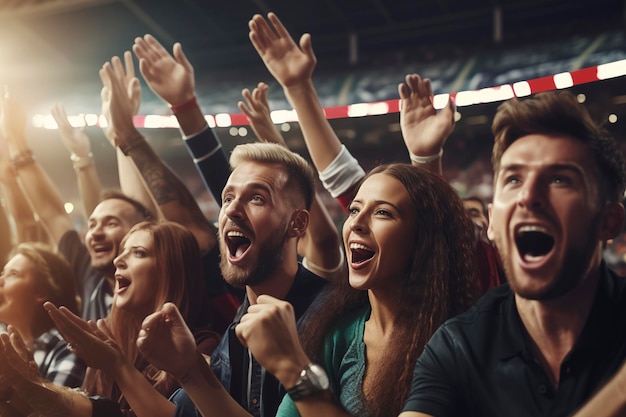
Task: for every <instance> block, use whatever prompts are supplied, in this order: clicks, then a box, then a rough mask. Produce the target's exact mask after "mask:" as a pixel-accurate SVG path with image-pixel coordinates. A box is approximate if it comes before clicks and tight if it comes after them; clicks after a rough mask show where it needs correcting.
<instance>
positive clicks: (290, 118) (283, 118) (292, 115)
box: [270, 110, 298, 125]
mask: <svg viewBox="0 0 626 417" xmlns="http://www.w3.org/2000/svg"><path fill="white" fill-rule="evenodd" d="M270 117H271V118H272V122H274V124H276V125H277V124H281V123H287V122H297V121H298V115H297V114H296V112H295V110H274V111H272V112H270Z"/></svg>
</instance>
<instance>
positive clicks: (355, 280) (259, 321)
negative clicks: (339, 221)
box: [237, 164, 480, 416]
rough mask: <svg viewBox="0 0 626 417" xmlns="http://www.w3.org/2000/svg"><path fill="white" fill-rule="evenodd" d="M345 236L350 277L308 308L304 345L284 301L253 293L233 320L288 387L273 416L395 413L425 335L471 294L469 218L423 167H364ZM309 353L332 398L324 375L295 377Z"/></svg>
mask: <svg viewBox="0 0 626 417" xmlns="http://www.w3.org/2000/svg"><path fill="white" fill-rule="evenodd" d="M343 239H344V246H345V249H346V255H347V263H348V267H349V272H348V275H349V276H348V279H347V280H339V281H338V282H337V283H336V284H334V285H333V286H331V287H330V288H328V290H327V291H326V292H325V293H324V294H323V295H322V296H321V297H320V298H319V299H318V303H317V304H316V308H311V309H310V310H309V311H308V312H307V316H306V317H305V319H304V321H303V323H302V325H301V327H300V329H299V334H300V335H301V337H300V340H301V341H302V344H303V345H302V347H301V346H300V344H299V342H298V338H297V336H295V335H294V333H295V325H294V324H293V323H290V321H291V320H293V319H292V318H291V319H290V318H289V317H290V314H289V311H290V306H289V305H288V304H286V303H284V302H281V301H279V300H276V299H272V298H271V297H263V298H259V300H258V301H259V304H258V305H257V306H256V307H251V308H250V309H249V310H248V314H247V315H246V316H244V318H243V319H242V321H241V325H240V326H239V327H238V328H237V334H238V335H239V337H240V338H242V339H243V340H244V341H245V342H246V343H247V345H248V347H249V349H250V350H251V351H252V353H253V355H254V357H255V358H256V359H257V360H258V361H259V362H260V363H261V365H263V366H264V368H265V369H267V370H268V371H269V372H272V373H273V374H274V375H275V376H276V377H277V378H278V379H279V380H280V381H281V382H282V383H283V385H284V386H285V388H287V392H288V393H289V395H287V396H285V398H284V399H283V403H282V404H281V406H280V408H279V410H278V413H277V415H278V416H295V415H298V414H301V415H303V416H313V415H324V416H333V415H345V413H346V411H347V412H348V413H350V414H354V415H367V416H390V415H397V414H399V412H400V410H401V408H402V406H403V404H404V400H405V399H406V397H407V395H408V392H409V390H410V387H411V380H412V377H413V368H414V365H415V361H416V359H417V357H418V356H419V354H420V353H421V352H422V350H423V348H424V345H425V344H426V342H427V341H428V340H429V338H430V336H431V335H432V334H433V333H434V331H435V330H436V329H437V328H438V326H439V325H441V324H442V323H443V322H444V321H445V320H446V319H448V318H450V317H452V316H455V315H457V314H458V313H461V312H463V311H464V310H466V309H467V308H469V307H470V306H471V305H472V304H473V303H474V301H475V300H476V298H477V296H478V294H479V291H480V290H479V284H478V281H477V278H476V266H475V261H474V256H473V251H472V245H473V229H472V225H471V223H470V220H469V219H468V218H467V216H466V215H465V213H464V209H463V205H462V203H461V201H460V199H459V197H458V196H457V194H456V192H455V191H454V190H453V189H452V187H450V186H449V185H448V184H447V183H446V182H445V181H444V180H443V179H441V178H440V177H439V176H437V175H435V174H433V173H430V172H428V171H426V170H424V169H421V168H419V167H415V166H411V165H407V164H391V165H385V166H380V167H377V168H375V169H374V170H372V171H371V172H370V173H369V174H368V175H367V176H366V177H365V178H364V180H363V182H362V183H361V185H360V186H359V188H358V191H357V194H356V196H355V198H354V200H353V201H352V203H351V204H350V206H349V215H348V218H347V219H346V221H345V223H344V226H343ZM275 313H276V314H275ZM309 358H312V359H313V360H310V359H309ZM311 363H318V364H321V366H322V367H323V368H324V369H325V371H326V374H327V376H328V380H329V382H330V391H332V393H333V394H334V397H335V398H336V399H333V395H331V394H330V393H329V392H328V391H325V390H324V388H325V385H324V384H321V385H319V386H317V388H316V387H314V386H313V387H312V386H310V385H309V386H306V387H303V385H307V383H303V382H302V379H303V376H304V378H305V379H306V378H311V377H312V376H311V375H308V374H307V372H309V370H310V369H311V366H310V365H311ZM319 378H321V379H324V378H323V376H322V377H319ZM290 396H291V397H292V398H293V399H295V401H293V400H292V399H291V398H290ZM336 400H338V402H339V404H340V406H341V407H338V404H337V401H336Z"/></svg>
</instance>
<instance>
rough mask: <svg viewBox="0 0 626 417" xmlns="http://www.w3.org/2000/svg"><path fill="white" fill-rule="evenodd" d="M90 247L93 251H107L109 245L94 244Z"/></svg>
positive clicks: (109, 248)
mask: <svg viewBox="0 0 626 417" xmlns="http://www.w3.org/2000/svg"><path fill="white" fill-rule="evenodd" d="M91 249H92V250H93V251H94V252H95V253H102V252H109V251H110V250H111V246H108V245H95V246H92V247H91Z"/></svg>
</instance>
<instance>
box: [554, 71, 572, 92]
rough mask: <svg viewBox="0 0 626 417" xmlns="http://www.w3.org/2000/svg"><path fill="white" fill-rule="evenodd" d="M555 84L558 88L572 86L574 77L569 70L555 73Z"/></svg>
mask: <svg viewBox="0 0 626 417" xmlns="http://www.w3.org/2000/svg"><path fill="white" fill-rule="evenodd" d="M554 85H555V86H556V88H558V89H563V88H570V87H571V86H573V85H574V79H573V78H572V74H570V73H569V72H562V73H560V74H555V75H554Z"/></svg>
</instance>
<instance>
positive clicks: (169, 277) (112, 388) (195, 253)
mask: <svg viewBox="0 0 626 417" xmlns="http://www.w3.org/2000/svg"><path fill="white" fill-rule="evenodd" d="M139 230H144V231H148V232H149V233H150V234H151V235H152V237H153V239H154V255H155V259H156V263H157V265H156V268H155V270H156V276H155V277H154V282H155V285H156V287H157V291H156V297H155V299H154V303H153V311H156V310H158V309H159V308H161V306H162V305H163V304H164V303H165V302H171V303H174V304H175V305H176V306H177V307H178V309H179V310H180V312H181V314H182V316H183V318H184V319H185V322H186V323H187V325H188V326H189V328H190V329H191V331H192V332H194V333H195V332H196V331H198V330H200V329H201V328H202V326H205V325H207V324H208V322H209V320H208V318H207V317H206V313H207V309H203V308H202V301H203V297H204V295H205V294H206V292H205V291H204V274H203V269H202V259H201V254H200V249H199V247H198V243H197V241H196V239H195V237H194V236H193V234H192V233H191V232H190V231H189V230H187V229H185V228H184V227H182V226H180V225H178V224H177V223H173V222H167V221H163V222H156V223H155V222H142V223H138V224H136V225H135V226H133V228H132V229H131V230H130V231H129V232H128V233H127V234H126V236H125V237H124V239H123V240H122V242H121V244H120V248H123V247H124V244H125V243H126V240H127V239H128V237H129V236H130V235H131V234H132V233H134V232H136V231H139ZM106 320H107V324H108V325H109V327H110V329H111V331H112V333H113V336H114V339H115V343H116V344H117V345H118V346H119V348H120V350H121V351H122V353H123V354H124V356H125V357H126V359H127V360H128V361H129V362H131V363H134V364H135V367H136V368H137V369H138V370H139V371H140V372H142V373H143V374H144V376H146V378H148V380H149V381H150V382H151V383H152V384H153V386H154V387H155V388H156V389H157V391H159V392H161V393H162V394H163V395H165V396H168V395H169V394H171V391H172V390H173V389H174V388H175V387H176V382H175V380H174V378H173V377H171V376H170V375H169V374H167V373H166V372H165V371H161V370H158V369H156V368H155V367H153V366H152V365H150V364H149V363H148V362H147V361H146V360H145V359H144V358H143V357H142V355H141V354H140V353H139V351H138V349H137V345H136V340H137V335H138V333H139V330H140V328H141V321H142V319H139V318H137V317H135V316H134V315H132V314H130V313H129V312H127V311H124V310H123V309H119V308H117V307H116V306H115V299H114V302H113V307H112V308H111V313H110V314H109V316H108V317H107V319H106ZM83 389H84V390H86V391H87V392H89V393H90V394H97V395H100V396H103V397H107V398H111V399H114V400H117V401H118V402H119V403H120V406H121V407H122V409H123V410H124V409H128V408H129V407H128V404H126V401H125V399H124V397H123V394H122V393H121V391H120V390H119V388H118V387H117V385H116V384H115V382H114V381H113V379H112V378H111V377H110V376H109V375H107V374H106V373H104V372H102V371H100V370H97V369H91V368H89V369H88V370H87V375H86V377H85V382H84V384H83Z"/></svg>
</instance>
